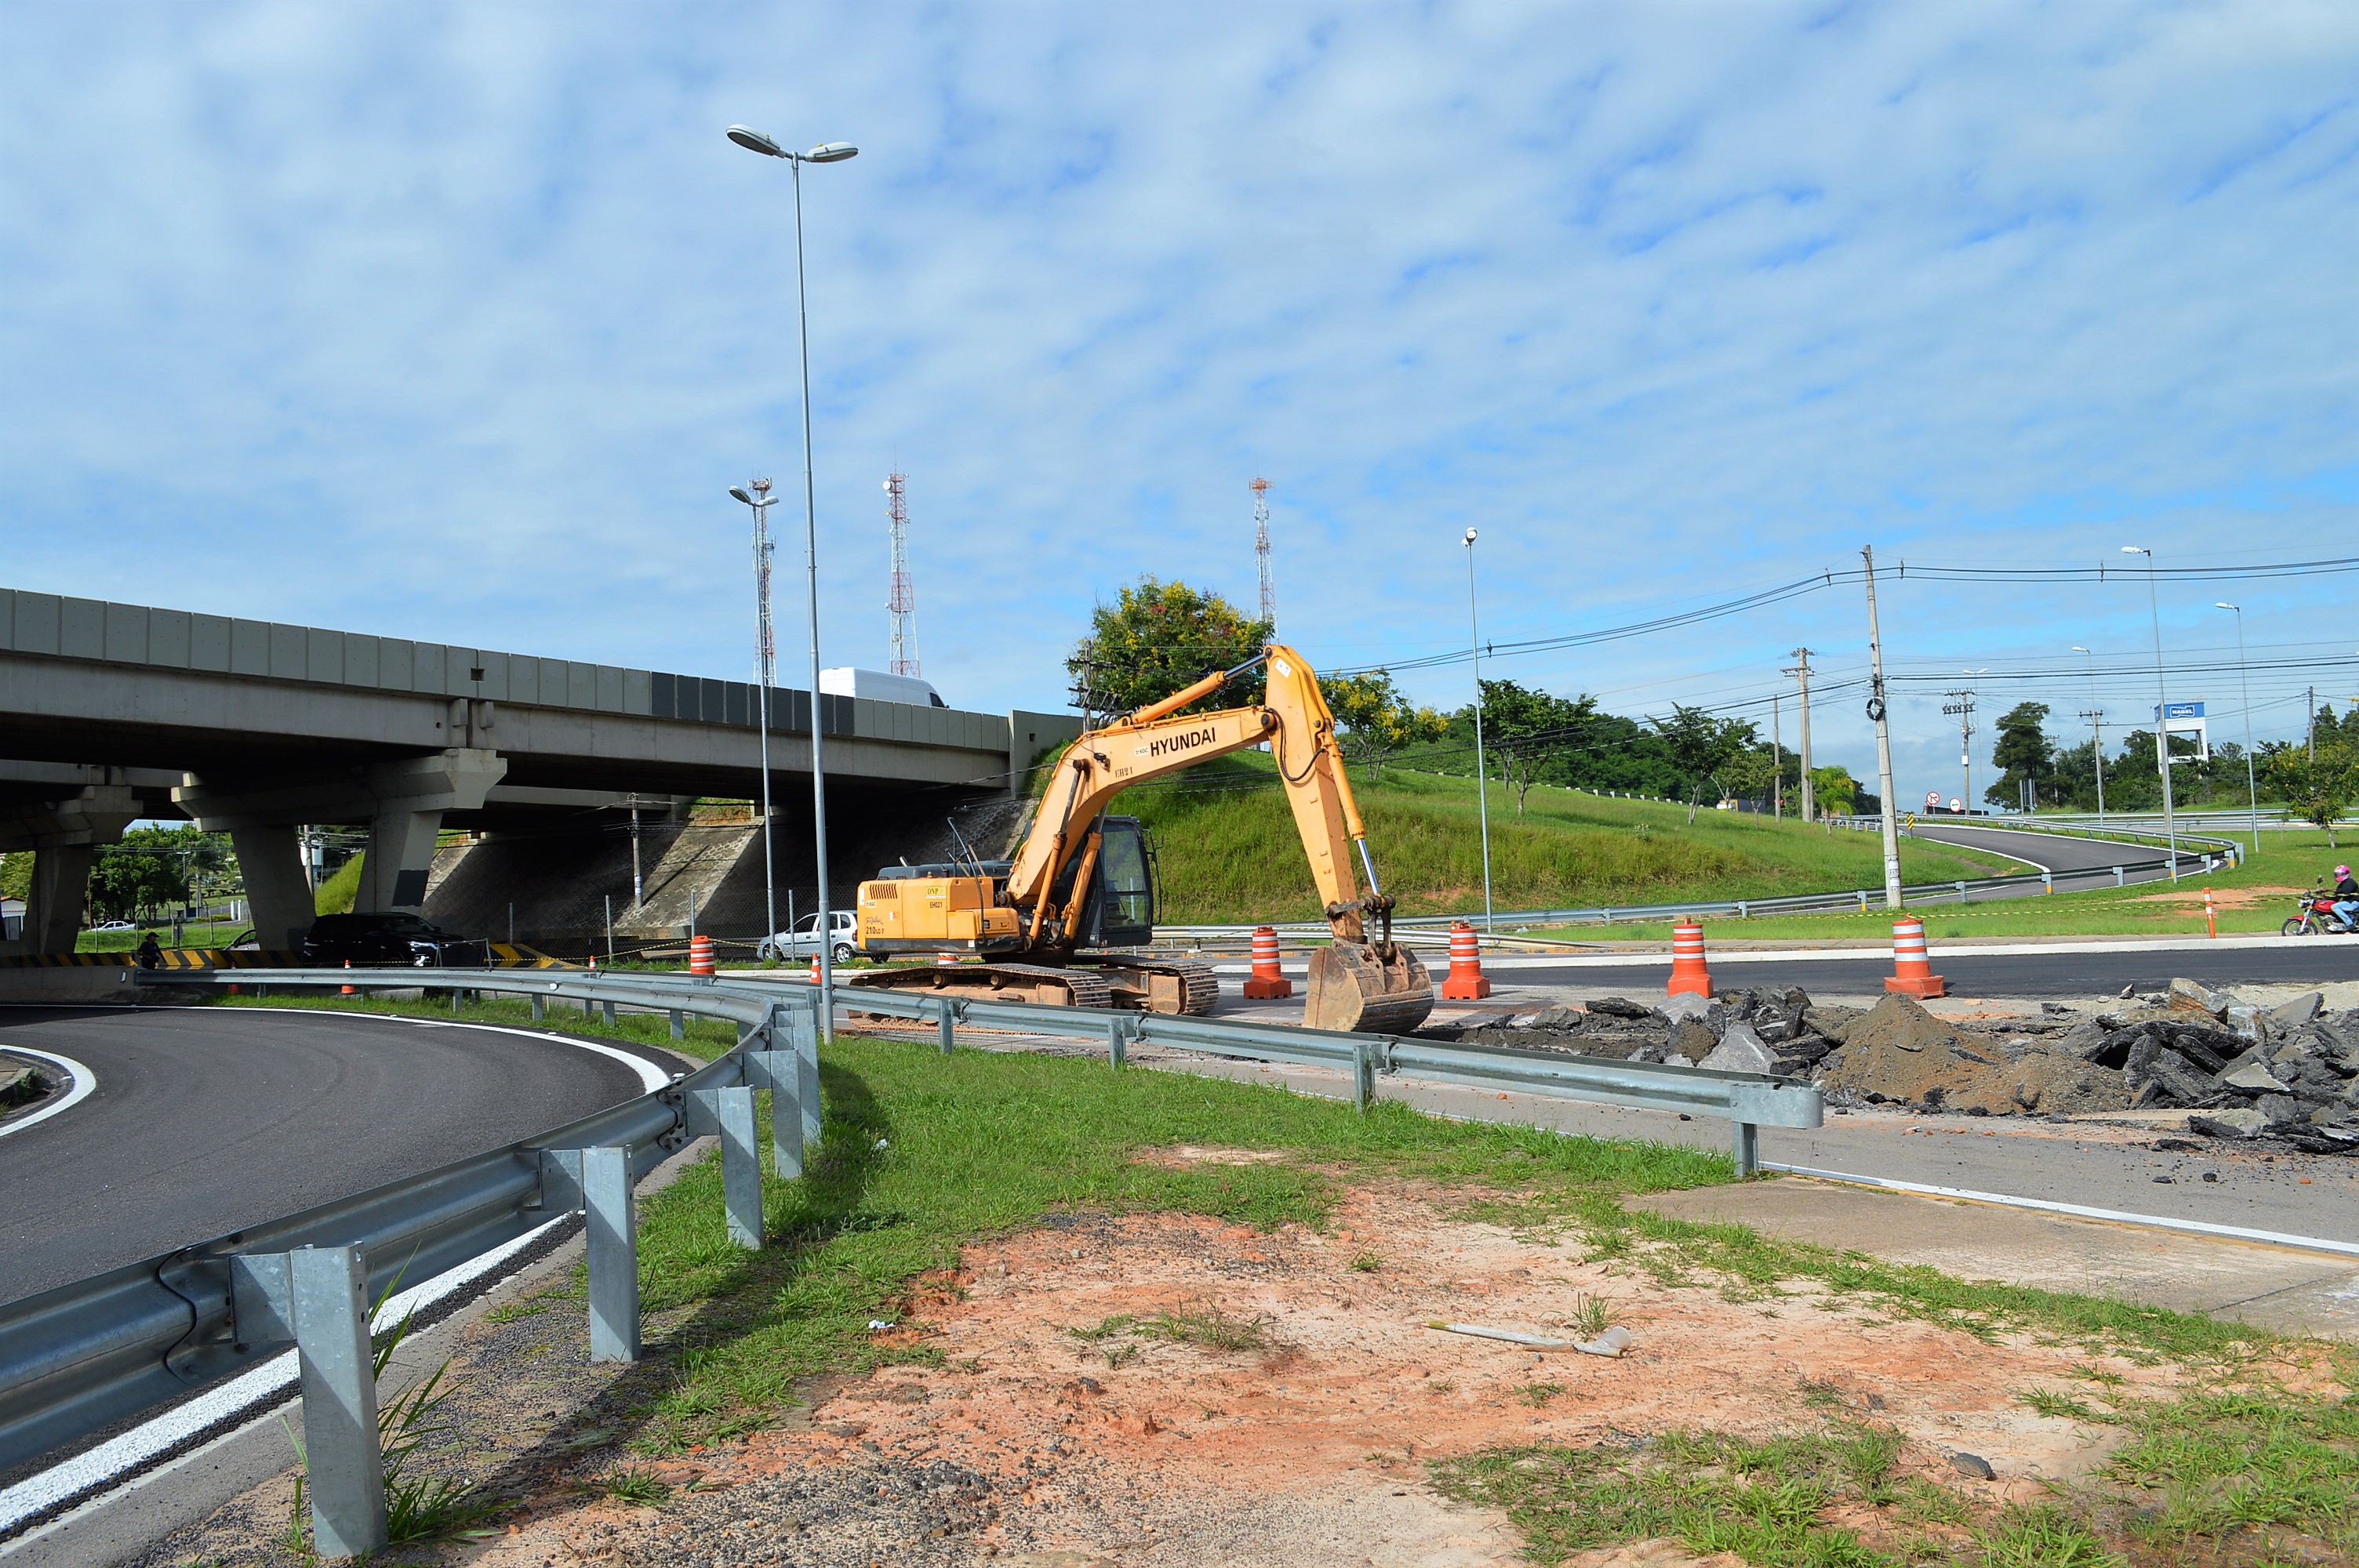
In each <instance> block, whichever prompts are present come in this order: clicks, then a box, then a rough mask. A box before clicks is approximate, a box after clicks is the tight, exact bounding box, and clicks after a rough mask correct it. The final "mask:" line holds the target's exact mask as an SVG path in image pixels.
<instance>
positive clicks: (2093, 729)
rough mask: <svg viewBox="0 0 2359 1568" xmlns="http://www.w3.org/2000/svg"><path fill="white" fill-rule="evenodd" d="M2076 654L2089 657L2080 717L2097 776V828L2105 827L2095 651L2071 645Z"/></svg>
mask: <svg viewBox="0 0 2359 1568" xmlns="http://www.w3.org/2000/svg"><path fill="white" fill-rule="evenodd" d="M2072 651H2073V652H2074V653H2076V654H2088V656H2089V707H2088V709H2087V711H2085V712H2083V713H2082V715H2081V717H2082V718H2083V719H2087V720H2088V721H2089V741H2090V745H2089V761H2090V762H2092V763H2093V764H2094V765H2095V769H2096V774H2097V826H2098V827H2104V825H2105V710H2104V708H2099V707H2098V706H2097V654H2096V652H2095V650H2093V649H2091V648H2084V647H2082V646H2081V644H2080V643H2073V644H2072Z"/></svg>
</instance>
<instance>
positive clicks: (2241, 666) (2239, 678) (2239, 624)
mask: <svg viewBox="0 0 2359 1568" xmlns="http://www.w3.org/2000/svg"><path fill="white" fill-rule="evenodd" d="M2213 608H2214V609H2217V610H2228V611H2234V612H2235V616H2236V682H2237V684H2238V685H2239V686H2241V687H2244V691H2245V809H2247V810H2248V811H2250V812H2251V813H2252V814H2253V859H2255V860H2259V859H2260V858H2261V787H2260V784H2259V783H2258V780H2257V778H2256V774H2255V773H2254V772H2253V672H2252V671H2251V670H2250V669H2249V668H2247V667H2246V666H2245V607H2244V606H2243V605H2241V604H2229V603H2227V602H2225V601H2224V600H2223V601H2221V602H2220V603H2217V604H2215V605H2214V606H2213Z"/></svg>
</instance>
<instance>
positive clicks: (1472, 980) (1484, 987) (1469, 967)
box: [1441, 920, 1491, 1001]
mask: <svg viewBox="0 0 2359 1568" xmlns="http://www.w3.org/2000/svg"><path fill="white" fill-rule="evenodd" d="M1441 994H1442V997H1443V999H1444V1000H1449V1001H1481V1000H1483V999H1484V997H1486V996H1489V995H1490V994H1491V981H1490V979H1489V978H1488V977H1486V976H1485V975H1484V973H1483V949H1482V946H1481V945H1480V944H1479V943H1477V942H1476V941H1475V939H1474V928H1473V926H1471V925H1467V924H1466V923H1465V922H1464V921H1462V920H1453V921H1451V923H1450V978H1449V979H1446V980H1444V981H1442V982H1441Z"/></svg>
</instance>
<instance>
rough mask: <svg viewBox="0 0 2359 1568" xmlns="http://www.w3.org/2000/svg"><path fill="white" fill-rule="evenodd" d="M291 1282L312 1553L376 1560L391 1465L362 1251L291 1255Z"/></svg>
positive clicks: (308, 1249) (313, 1249) (382, 1536)
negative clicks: (379, 1417)
mask: <svg viewBox="0 0 2359 1568" xmlns="http://www.w3.org/2000/svg"><path fill="white" fill-rule="evenodd" d="M287 1275H288V1295H289V1296H290V1297H291V1298H292V1302H293V1305H294V1308H295V1322H294V1324H293V1327H294V1330H295V1345H296V1348H297V1350H298V1351H299V1354H300V1360H301V1365H302V1369H303V1370H302V1376H303V1468H304V1470H305V1472H306V1474H307V1476H308V1477H309V1485H310V1492H311V1541H312V1545H313V1546H314V1547H315V1548H316V1549H317V1550H318V1552H319V1554H320V1555H321V1556H322V1557H355V1556H358V1555H360V1554H361V1553H363V1552H375V1551H377V1550H379V1549H381V1548H382V1547H383V1546H384V1545H385V1543H386V1526H385V1456H384V1454H382V1453H380V1452H379V1451H378V1448H377V1435H376V1376H375V1371H376V1368H375V1357H374V1354H373V1352H372V1349H371V1346H370V1343H369V1299H368V1270H367V1269H366V1268H365V1267H364V1265H363V1264H362V1261H361V1252H360V1249H359V1248H357V1247H305V1248H300V1249H298V1250H296V1251H293V1252H290V1253H288V1255H287Z"/></svg>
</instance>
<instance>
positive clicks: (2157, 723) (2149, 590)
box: [2122, 545, 2179, 881]
mask: <svg viewBox="0 0 2359 1568" xmlns="http://www.w3.org/2000/svg"><path fill="white" fill-rule="evenodd" d="M2122 554H2124V555H2125V556H2144V557H2146V601H2147V609H2148V610H2150V611H2153V613H2154V754H2155V759H2156V761H2158V762H2159V763H2160V764H2161V765H2162V836H2163V838H2165V839H2166V840H2168V841H2169V845H2170V880H2171V881H2178V880H2179V818H2178V816H2177V815H2176V814H2175V813H2174V812H2173V810H2172V808H2171V801H2170V695H2169V692H2168V691H2166V690H2165V689H2164V687H2163V676H2162V598H2161V594H2160V590H2158V589H2157V588H2156V587H2155V586H2154V552H2153V551H2152V550H2150V549H2148V548H2147V546H2144V545H2124V546H2122Z"/></svg>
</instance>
